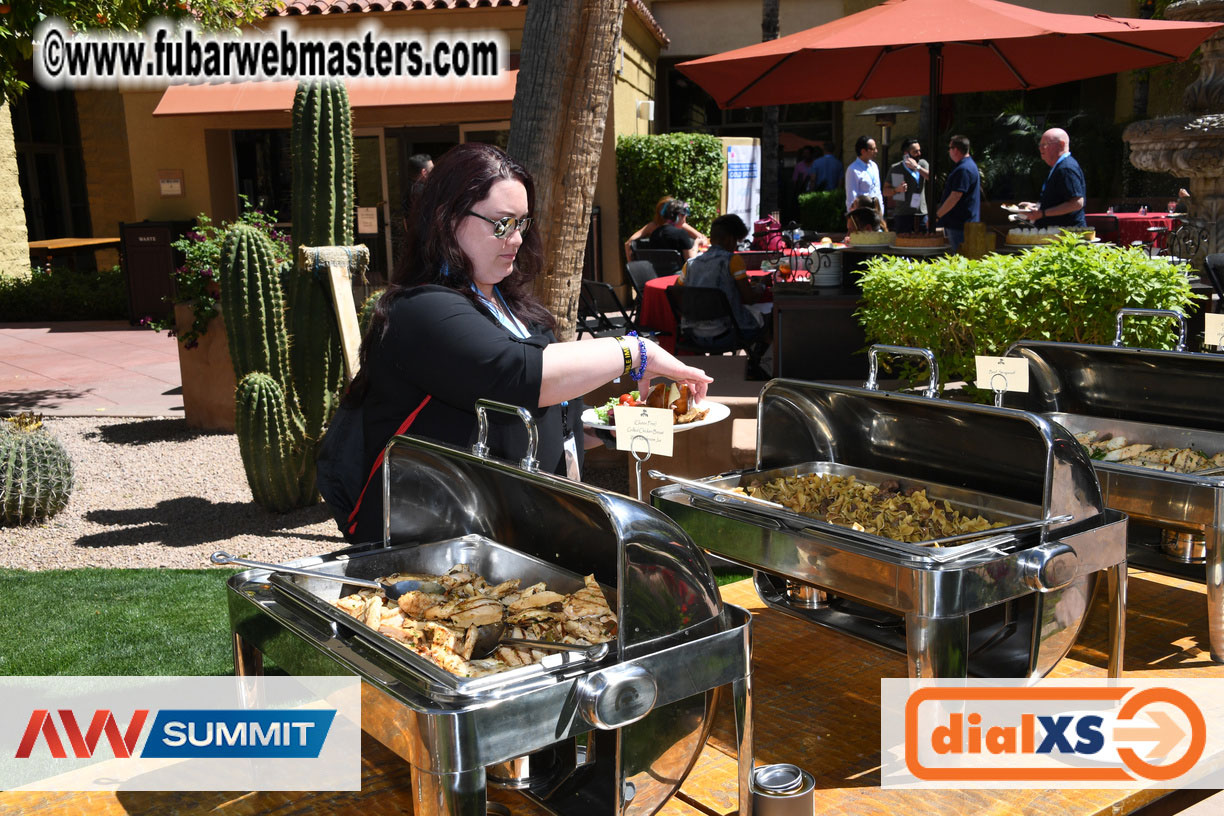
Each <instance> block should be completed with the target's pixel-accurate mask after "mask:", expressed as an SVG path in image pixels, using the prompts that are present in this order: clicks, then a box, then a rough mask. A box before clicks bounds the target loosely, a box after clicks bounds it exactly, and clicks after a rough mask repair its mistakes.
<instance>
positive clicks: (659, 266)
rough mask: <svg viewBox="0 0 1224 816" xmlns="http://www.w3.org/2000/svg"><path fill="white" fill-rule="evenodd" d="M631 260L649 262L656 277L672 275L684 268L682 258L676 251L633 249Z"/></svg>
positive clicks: (678, 251)
mask: <svg viewBox="0 0 1224 816" xmlns="http://www.w3.org/2000/svg"><path fill="white" fill-rule="evenodd" d="M633 258H634V260H637V261H650V264H651V266H653V267H654V269H655V274H656V275H674V274H676V273H677V272H679V271H680V267H682V266H684V256H683V255H681V254H680V250H678V249H649V248H646V247H643V248H642V249H638V248H636V247H634V250H633Z"/></svg>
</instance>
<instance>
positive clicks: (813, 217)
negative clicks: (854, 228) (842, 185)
mask: <svg viewBox="0 0 1224 816" xmlns="http://www.w3.org/2000/svg"><path fill="white" fill-rule="evenodd" d="M799 225H800V226H801V227H803V228H804V229H809V230H816V231H817V232H845V229H846V193H845V192H844V191H843V190H821V191H819V192H815V193H800V194H799Z"/></svg>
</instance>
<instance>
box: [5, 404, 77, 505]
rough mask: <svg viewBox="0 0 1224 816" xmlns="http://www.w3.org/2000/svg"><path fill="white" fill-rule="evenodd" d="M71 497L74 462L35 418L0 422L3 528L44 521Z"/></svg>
mask: <svg viewBox="0 0 1224 816" xmlns="http://www.w3.org/2000/svg"><path fill="white" fill-rule="evenodd" d="M71 495H72V459H70V458H69V457H68V451H66V450H64V446H63V445H61V444H60V442H59V440H58V439H56V438H55V437H53V436H52V435H51V434H50V433H48V432H47V429H46V428H44V427H43V424H42V420H41V419H39V418H38V417H35V416H34V415H33V414H29V413H27V414H19V415H18V416H16V417H12V418H10V419H6V420H4V421H2V422H0V524H3V525H17V524H30V523H33V522H39V521H44V520H46V519H49V518H51V517H52V516H54V515H55V514H56V513H58V512H59V511H61V510H63V509H64V506H65V505H67V504H68V498H69V496H71Z"/></svg>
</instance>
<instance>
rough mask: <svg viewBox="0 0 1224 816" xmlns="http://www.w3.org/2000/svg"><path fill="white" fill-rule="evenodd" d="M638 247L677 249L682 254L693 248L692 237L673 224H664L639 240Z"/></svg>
mask: <svg viewBox="0 0 1224 816" xmlns="http://www.w3.org/2000/svg"><path fill="white" fill-rule="evenodd" d="M638 246H640V247H641V248H642V249H677V250H679V251H680V252H681V253H683V252H685V251H687V250H690V249H692V248H693V236H691V235H689V234H688V233H687V232H685V231H684V230H683V229H681V228H680V227H677V226H676V225H674V224H664V225H663V226H661V227H658V228H656V229H655V230H654V231H653V232H651V233H650V235H648V236H646V237H645V238H641V239H639V240H638Z"/></svg>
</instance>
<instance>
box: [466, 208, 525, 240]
mask: <svg viewBox="0 0 1224 816" xmlns="http://www.w3.org/2000/svg"><path fill="white" fill-rule="evenodd" d="M464 214H465V215H471V216H474V217H476V218H479V219H480V220H481V221H488V222H489V223H490V224H492V225H493V237H494V238H505V237H506V235H507V234H508V233H510V232H513V231H514V230H518V231H519V234H520V235H521V234H523V233H525V232H527V230H529V229H531V220H532V219H531V216H530V215H525V216H523V217H522V218H515V217H514V216H513V215H504V216H502V217H501V218H497V219H493V218H485V217H484V216H483V215H481V214H480V213H477V212H472V211H471V210H468V211H467V212H466V213H464Z"/></svg>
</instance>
